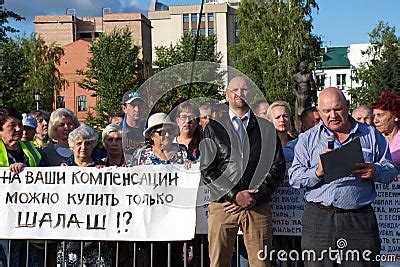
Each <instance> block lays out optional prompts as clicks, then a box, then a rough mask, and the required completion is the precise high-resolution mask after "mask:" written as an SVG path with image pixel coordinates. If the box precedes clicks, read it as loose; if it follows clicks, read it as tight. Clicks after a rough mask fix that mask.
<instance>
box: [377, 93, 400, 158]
mask: <svg viewBox="0 0 400 267" xmlns="http://www.w3.org/2000/svg"><path fill="white" fill-rule="evenodd" d="M373 109H374V124H375V126H376V128H377V129H378V130H379V131H380V132H381V133H382V134H383V136H385V138H386V141H387V142H388V143H389V148H390V154H391V155H392V160H393V161H394V162H395V163H396V164H397V165H398V166H400V131H399V128H400V95H399V94H398V93H392V92H382V94H381V95H380V96H379V97H378V99H377V100H376V102H375V104H374V105H373Z"/></svg>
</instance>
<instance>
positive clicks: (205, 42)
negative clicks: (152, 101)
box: [153, 34, 223, 112]
mask: <svg viewBox="0 0 400 267" xmlns="http://www.w3.org/2000/svg"><path fill="white" fill-rule="evenodd" d="M195 41H196V37H195V36H193V35H191V34H184V35H183V37H182V38H181V39H180V40H179V42H177V43H176V44H171V45H170V46H169V47H167V46H159V47H156V48H155V54H156V59H155V60H154V62H153V64H154V65H155V66H157V67H158V71H161V70H164V69H167V68H169V67H172V66H175V65H178V64H181V63H185V62H191V61H193V54H194V48H195ZM216 46H217V38H216V36H215V35H210V36H209V37H205V36H202V35H200V36H199V41H198V49H197V54H196V61H207V62H215V63H221V59H222V55H221V53H220V52H216ZM196 66H197V65H196ZM191 67H192V65H191V64H188V65H187V69H185V70H184V71H183V73H184V75H187V74H188V73H191V69H190V68H191ZM210 71H213V70H210V69H207V67H205V66H202V65H201V66H200V67H199V68H195V71H194V76H193V80H207V77H209V76H208V75H213V77H216V79H217V80H218V81H219V82H220V81H221V79H222V77H223V72H222V71H221V72H219V73H212V74H210V73H209V72H210ZM170 75H171V77H168V78H169V79H168V80H163V81H162V82H161V83H163V84H164V85H160V84H159V86H164V87H165V86H167V87H168V88H170V86H169V85H168V84H167V83H168V82H169V81H179V80H180V79H181V78H182V77H181V75H182V73H170ZM189 87H190V85H189V84H187V85H183V86H179V87H176V88H174V89H173V90H171V91H170V92H168V93H167V94H166V95H165V96H164V97H163V98H162V99H160V101H159V102H158V104H157V106H159V107H160V109H161V110H164V111H166V112H169V111H171V110H172V108H174V106H175V105H176V104H177V103H179V102H182V101H184V100H187V99H188V98H189V95H190V98H201V97H212V98H217V99H221V98H222V95H221V91H220V88H219V86H217V85H215V84H207V83H192V86H191V89H190V94H189Z"/></svg>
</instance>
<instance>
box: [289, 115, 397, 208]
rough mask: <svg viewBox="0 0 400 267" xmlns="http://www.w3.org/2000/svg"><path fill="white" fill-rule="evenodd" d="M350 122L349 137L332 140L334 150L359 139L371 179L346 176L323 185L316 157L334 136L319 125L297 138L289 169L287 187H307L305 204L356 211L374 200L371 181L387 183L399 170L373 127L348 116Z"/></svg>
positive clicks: (372, 182) (379, 134) (381, 136)
mask: <svg viewBox="0 0 400 267" xmlns="http://www.w3.org/2000/svg"><path fill="white" fill-rule="evenodd" d="M349 120H350V122H351V124H352V127H351V131H350V135H349V137H348V138H347V140H345V141H344V142H343V143H340V142H339V141H338V140H335V148H337V147H340V146H343V145H345V144H347V143H348V142H350V141H351V140H353V139H354V138H356V137H359V138H360V143H361V147H362V153H363V156H364V160H365V162H372V163H374V165H375V174H374V176H373V178H372V180H364V179H362V178H359V177H354V176H348V177H343V178H340V179H338V180H335V181H333V182H331V183H326V182H325V181H324V179H323V178H318V177H317V176H316V174H315V171H316V169H317V166H318V160H319V155H320V154H321V152H322V151H324V150H325V149H326V148H327V143H328V141H327V137H328V136H331V135H333V132H332V131H331V130H329V129H328V128H326V127H325V126H324V125H323V124H322V123H320V124H318V125H316V126H314V127H313V128H311V129H310V130H308V131H307V132H305V133H303V134H301V135H300V136H299V140H298V142H297V144H296V147H295V150H294V159H293V164H292V167H291V168H290V169H289V183H290V185H291V186H293V187H294V188H306V193H305V195H304V198H305V201H307V202H318V203H322V204H323V205H325V206H334V207H337V208H342V209H357V208H360V207H363V206H366V205H368V204H370V203H371V202H373V201H374V200H375V198H376V192H375V185H374V182H380V183H385V184H389V183H391V182H392V181H393V180H394V179H395V177H396V175H397V173H398V170H397V168H396V167H395V165H394V164H393V162H392V160H391V156H390V151H389V146H388V144H387V142H386V140H385V138H384V137H383V135H382V134H381V133H379V131H377V130H376V129H375V128H374V127H372V126H369V125H367V124H363V123H358V122H356V121H355V120H354V119H353V118H352V117H350V116H349Z"/></svg>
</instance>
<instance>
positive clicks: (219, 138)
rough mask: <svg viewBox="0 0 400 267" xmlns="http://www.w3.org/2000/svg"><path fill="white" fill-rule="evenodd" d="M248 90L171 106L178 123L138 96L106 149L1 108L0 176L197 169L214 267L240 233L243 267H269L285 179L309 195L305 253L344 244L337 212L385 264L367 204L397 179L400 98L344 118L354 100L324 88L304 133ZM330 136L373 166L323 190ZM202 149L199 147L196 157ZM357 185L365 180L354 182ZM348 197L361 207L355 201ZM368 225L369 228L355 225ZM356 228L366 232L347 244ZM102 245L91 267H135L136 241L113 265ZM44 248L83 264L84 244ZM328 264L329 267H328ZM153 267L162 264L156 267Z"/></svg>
mask: <svg viewBox="0 0 400 267" xmlns="http://www.w3.org/2000/svg"><path fill="white" fill-rule="evenodd" d="M252 90H253V89H252V88H251V87H250V86H249V83H248V82H247V80H246V79H244V78H243V77H240V76H239V77H235V78H233V79H232V80H231V81H230V82H229V84H228V86H227V89H226V103H219V104H217V105H213V104H210V103H205V104H203V105H200V106H197V105H195V104H193V103H189V102H183V103H181V104H179V105H178V106H177V107H176V108H175V110H174V115H173V116H170V115H168V114H166V113H160V112H157V113H154V114H150V116H149V117H148V118H147V120H146V118H144V110H145V109H146V108H147V106H146V105H147V104H146V101H145V99H143V97H142V96H141V95H140V93H138V92H135V91H128V92H126V93H125V94H124V96H123V98H122V102H121V104H122V111H123V112H124V118H123V119H122V121H118V118H110V122H111V121H112V123H110V124H109V125H108V126H107V127H105V128H104V130H103V131H102V134H101V146H99V138H98V134H97V133H96V131H95V130H94V129H93V128H92V127H90V126H88V125H85V124H81V123H80V122H79V121H78V119H77V116H76V115H75V114H74V113H73V112H72V111H70V110H68V109H65V108H59V109H57V110H55V111H53V112H51V114H48V113H47V112H45V111H36V112H33V113H29V114H28V113H24V114H20V113H19V112H17V111H15V110H14V109H13V108H7V107H3V108H0V136H1V140H0V150H1V151H0V166H2V167H9V168H10V170H11V171H12V172H16V173H19V172H21V171H23V169H24V168H25V167H47V166H76V167H77V168H79V167H103V166H137V165H155V164H157V165H158V164H184V165H185V167H186V168H190V167H191V163H193V162H194V161H200V166H201V173H202V179H203V181H204V182H205V183H206V184H208V185H209V187H210V190H211V196H212V197H211V199H212V200H213V202H212V203H211V204H210V206H209V218H208V223H209V234H208V245H209V260H210V265H211V266H231V261H232V253H233V249H234V241H235V240H236V235H237V231H238V230H239V228H240V229H241V230H242V232H243V240H242V241H243V243H244V245H245V248H246V250H247V253H246V260H245V263H244V264H246V261H248V263H249V264H250V265H251V266H269V264H270V263H269V261H268V260H265V261H261V260H260V259H259V258H257V255H258V254H257V253H258V251H259V250H260V249H261V250H262V249H263V248H264V246H265V245H267V246H268V247H271V245H272V219H271V210H270V205H269V201H270V200H271V196H272V194H273V193H274V191H275V190H276V188H277V187H278V186H280V184H281V183H282V181H283V180H284V177H285V175H286V176H287V177H289V182H290V184H291V185H292V186H293V187H295V188H302V187H303V188H306V194H305V201H306V208H305V214H306V216H305V220H304V221H303V239H302V248H307V249H315V250H321V249H323V248H324V247H325V246H329V245H331V244H332V242H334V239H335V238H337V236H335V235H334V231H332V229H337V228H338V227H339V226H338V225H336V224H335V223H334V221H333V220H332V216H333V215H332V214H336V213H340V214H341V216H342V217H343V216H345V215H346V216H349V218H347V217H346V219H342V220H344V221H345V222H346V224H343V225H340V227H341V228H340V231H342V232H343V233H346V234H347V237H348V238H349V239H356V240H358V241H357V242H355V243H352V244H351V246H352V247H356V248H357V247H365V246H366V248H370V249H372V251H373V252H374V253H375V254H379V248H380V245H379V244H380V243H379V234H378V233H377V226H376V224H374V223H373V222H376V219H374V218H375V217H374V216H375V215H374V213H373V210H372V208H371V206H370V204H371V203H372V202H373V201H374V199H375V197H376V194H375V189H374V182H383V183H389V182H391V181H393V180H394V179H395V177H396V175H398V166H400V131H399V127H400V121H399V120H400V96H399V95H398V94H395V93H390V92H384V93H382V95H381V96H380V97H379V98H378V99H377V100H376V102H375V103H374V105H373V106H372V107H368V106H364V105H363V106H359V107H357V108H355V109H354V110H353V111H352V115H349V102H348V101H347V100H346V99H345V97H344V95H343V93H342V92H341V91H340V90H339V89H336V88H327V89H324V90H323V91H322V92H321V94H320V96H319V99H318V107H311V108H308V109H306V110H304V111H303V112H302V113H301V115H300V121H301V129H299V132H298V133H297V132H296V130H295V129H294V127H293V126H292V125H293V123H292V122H293V120H291V119H292V118H293V116H292V112H291V108H290V105H289V104H288V103H287V102H284V101H276V102H273V103H270V102H268V101H266V100H261V101H257V102H256V103H254V104H252V105H251V101H252V97H253V93H254V92H253V91H252ZM250 106H252V107H254V108H252V109H251V108H250ZM328 135H333V136H335V147H340V146H342V145H344V144H346V143H347V142H349V141H350V140H352V139H353V138H355V137H360V139H361V140H362V147H363V155H364V158H365V160H366V163H363V165H362V164H361V165H360V166H359V168H358V169H357V170H354V173H352V174H351V175H350V176H349V177H345V178H342V179H339V180H337V181H334V182H332V183H326V182H324V179H323V177H324V170H323V167H322V165H321V162H320V161H319V155H320V153H321V152H322V151H324V152H326V151H329V150H328V149H327V148H326V146H325V144H326V136H328ZM203 140H204V141H205V142H204V143H203V144H204V147H202V149H200V147H201V146H200V144H201V142H202V141H203ZM271 140H272V141H271ZM215 144H216V146H215ZM99 147H102V148H101V149H100V148H99ZM264 159H265V162H263V160H264ZM259 163H261V164H259ZM396 164H397V166H396ZM262 165H265V166H262ZM285 170H286V172H285ZM288 170H289V172H288ZM256 175H257V177H258V178H257V180H260V182H259V183H258V184H256V185H254V184H253V183H252V180H253V179H254V176H256ZM354 176H356V177H361V180H360V179H359V180H357V179H355V180H354ZM221 177H222V178H223V179H219V178H221ZM260 177H261V178H260ZM365 181H368V182H365ZM338 184H340V185H341V186H338ZM349 195H352V196H358V197H354V199H353V197H347V196H349ZM354 214H355V215H356V216H354ZM350 217H351V218H350ZM362 220H368V221H369V222H372V225H371V224H370V223H368V224H367V223H365V224H362V223H360V221H362ZM363 227H364V228H363ZM353 228H362V229H363V230H362V231H354V234H353V235H352V234H350V232H351V229H353ZM371 229H372V230H371ZM367 232H368V234H366V233H367ZM361 236H362V237H363V238H361ZM197 241H198V240H197V239H196V238H195V240H194V241H193V242H191V243H190V244H189V247H190V249H191V250H192V256H191V257H189V259H188V260H189V264H190V265H191V266H199V261H200V260H199V257H200V256H199V248H198V242H197ZM103 243H104V244H102V245H104V247H102V248H101V251H102V257H101V259H98V258H97V255H98V249H99V246H98V244H97V242H85V243H84V255H83V260H84V263H85V265H86V266H112V265H113V264H114V263H115V262H118V263H119V265H120V266H132V264H133V262H132V261H133V259H132V253H133V252H132V250H133V247H132V245H131V244H130V243H129V242H126V243H125V242H123V243H121V244H120V250H121V253H120V255H119V259H118V260H117V259H115V256H113V255H114V253H113V251H114V249H115V246H114V245H112V244H111V243H110V244H107V243H106V242H103ZM371 244H372V245H371ZM48 247H49V249H48V250H47V254H48V258H47V263H48V265H49V266H55V265H56V263H57V261H58V263H60V261H62V260H64V261H65V262H66V263H67V266H79V264H80V256H79V253H80V249H81V245H80V243H79V242H66V244H64V246H63V249H60V244H59V242H49V244H48ZM160 248H164V247H162V246H160ZM137 249H138V250H139V252H138V254H137V255H138V256H137V257H136V260H137V262H136V263H137V264H139V266H148V264H149V260H147V259H145V258H147V257H148V256H149V247H148V245H147V244H145V243H143V244H139V246H138V248H137ZM57 250H58V252H57ZM63 250H64V251H63ZM173 251H174V252H175V255H178V256H176V257H175V258H173V265H172V266H182V264H183V261H182V244H181V243H179V242H178V243H176V244H175V246H174V247H173ZM43 253H44V249H43V244H42V243H41V242H40V241H35V242H32V243H31V244H30V249H29V254H30V257H29V259H28V261H29V265H30V266H43V263H44V262H43V259H44V256H43V255H44V254H43ZM73 254H74V255H75V256H71V255H73ZM8 255H11V257H10V259H7V257H8ZM40 255H41V256H40ZM57 255H58V257H57ZM26 257H27V256H26V243H25V242H24V241H12V242H11V243H9V242H8V240H2V241H1V243H0V263H2V264H3V266H7V260H10V263H11V266H22V265H25V263H26ZM207 260H208V257H207ZM159 261H161V260H159ZM165 261H166V259H165ZM328 261H329V259H327V262H325V263H324V264H328V265H323V266H330V265H329V262H328ZM155 264H156V265H155V266H165V263H158V261H156V262H155ZM157 264H159V265H157ZM174 264H175V265H174ZM308 266H322V265H313V264H312V263H309V264H308ZM360 266H362V265H360Z"/></svg>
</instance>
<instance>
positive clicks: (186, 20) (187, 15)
mask: <svg viewBox="0 0 400 267" xmlns="http://www.w3.org/2000/svg"><path fill="white" fill-rule="evenodd" d="M183 23H189V14H183Z"/></svg>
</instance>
